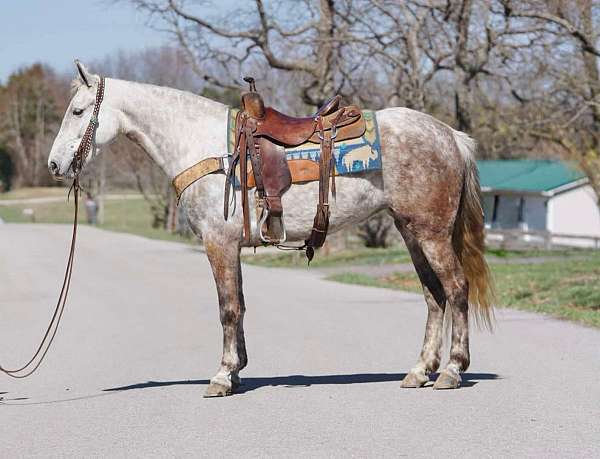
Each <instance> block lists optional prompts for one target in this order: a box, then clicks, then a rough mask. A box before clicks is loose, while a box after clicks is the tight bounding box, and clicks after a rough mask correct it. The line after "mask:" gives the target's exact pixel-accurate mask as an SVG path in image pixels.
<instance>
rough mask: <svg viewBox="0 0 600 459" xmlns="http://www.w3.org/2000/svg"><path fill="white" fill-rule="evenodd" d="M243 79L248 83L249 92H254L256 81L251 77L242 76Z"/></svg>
mask: <svg viewBox="0 0 600 459" xmlns="http://www.w3.org/2000/svg"><path fill="white" fill-rule="evenodd" d="M244 81H245V82H246V83H248V84H249V85H250V92H256V83H255V80H254V78H252V77H244Z"/></svg>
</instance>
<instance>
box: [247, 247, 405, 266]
mask: <svg viewBox="0 0 600 459" xmlns="http://www.w3.org/2000/svg"><path fill="white" fill-rule="evenodd" d="M242 260H243V261H244V262H245V263H248V264H251V265H258V266H267V267H272V268H294V267H306V257H304V255H303V254H302V252H297V251H296V252H293V251H292V252H281V253H276V254H269V253H267V254H260V255H246V256H244V257H242ZM409 262H410V255H409V254H408V252H407V251H406V249H403V248H390V249H367V248H361V249H355V250H343V251H340V252H334V253H331V254H329V255H325V254H324V252H323V251H322V250H321V251H318V252H317V253H316V254H315V258H314V259H313V261H312V262H311V263H310V266H311V267H314V268H326V267H331V266H339V265H378V264H397V263H409Z"/></svg>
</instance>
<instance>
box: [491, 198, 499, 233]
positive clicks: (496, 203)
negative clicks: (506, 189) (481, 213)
mask: <svg viewBox="0 0 600 459" xmlns="http://www.w3.org/2000/svg"><path fill="white" fill-rule="evenodd" d="M499 205H500V196H498V195H497V194H495V195H494V205H493V207H492V228H495V227H496V223H497V221H498V206H499Z"/></svg>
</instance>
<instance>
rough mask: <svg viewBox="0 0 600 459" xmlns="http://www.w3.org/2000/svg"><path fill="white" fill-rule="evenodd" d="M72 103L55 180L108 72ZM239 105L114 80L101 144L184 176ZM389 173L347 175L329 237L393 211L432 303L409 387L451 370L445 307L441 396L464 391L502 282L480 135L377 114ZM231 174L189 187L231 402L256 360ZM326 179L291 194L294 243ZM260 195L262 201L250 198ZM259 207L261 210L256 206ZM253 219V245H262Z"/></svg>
mask: <svg viewBox="0 0 600 459" xmlns="http://www.w3.org/2000/svg"><path fill="white" fill-rule="evenodd" d="M77 70H78V76H77V78H76V79H75V80H74V82H73V98H72V100H71V102H70V104H69V107H68V108H67V112H66V114H65V117H64V119H63V121H62V125H61V128H60V131H59V133H58V135H57V137H56V139H55V141H54V145H53V146H52V151H51V152H50V156H49V158H48V166H49V169H50V171H51V173H52V174H53V176H54V177H56V178H57V179H64V178H69V177H72V176H73V171H72V162H73V156H74V153H75V151H76V150H77V148H78V146H79V143H80V141H81V138H82V136H83V134H84V131H85V129H86V127H87V125H88V122H89V119H90V116H91V113H92V111H93V107H94V101H95V96H96V89H97V85H98V83H99V81H100V78H99V76H98V75H94V74H91V73H90V72H88V71H87V69H86V68H85V67H84V66H83V65H82V64H80V63H79V62H77ZM227 113H228V107H227V106H225V105H223V104H220V103H218V102H214V101H212V100H209V99H206V98H203V97H200V96H197V95H194V94H191V93H187V92H183V91H178V90H175V89H171V88H164V87H158V86H152V85H146V84H140V83H133V82H129V81H122V80H117V79H112V78H107V79H106V80H105V95H104V102H103V103H102V106H101V109H100V112H99V116H98V125H97V129H96V133H95V144H94V146H93V149H92V154H91V155H90V156H89V157H88V158H87V160H88V161H89V160H91V159H92V158H93V157H95V156H96V155H98V154H99V153H100V149H99V148H100V147H102V146H103V145H106V144H108V143H109V142H111V141H113V140H114V139H115V138H116V137H117V136H118V135H120V134H124V135H125V136H127V137H128V138H129V139H130V140H132V141H133V142H135V143H136V144H138V145H139V146H140V147H142V148H143V149H144V150H145V151H146V152H147V153H148V155H149V156H150V157H151V158H152V159H153V160H154V161H155V162H156V163H157V164H158V165H159V166H160V167H161V168H162V169H163V170H164V171H165V173H166V174H167V175H168V176H169V177H170V178H171V179H173V178H174V177H175V176H177V175H178V174H179V173H180V172H181V171H183V170H185V169H186V168H188V167H189V166H191V165H193V164H195V163H197V162H198V161H200V160H202V159H205V158H208V157H211V156H219V155H222V154H224V153H226V152H227ZM376 117H377V124H378V125H379V128H380V134H381V144H382V163H383V168H382V170H378V171H370V172H366V173H363V174H360V176H348V175H346V176H339V177H337V178H336V182H337V200H336V201H335V202H332V203H331V218H330V231H331V232H334V231H337V230H339V229H340V228H342V227H344V226H345V225H349V224H353V223H358V222H360V221H363V220H365V219H366V218H368V217H370V216H371V215H373V214H374V213H376V212H378V211H380V210H383V209H385V210H387V211H388V212H390V214H391V215H392V216H393V218H394V221H395V223H396V227H397V228H398V229H399V230H400V232H401V233H402V236H403V238H404V241H405V242H406V245H407V247H408V250H409V252H410V255H411V257H412V260H413V263H414V265H415V268H416V270H417V273H418V275H419V279H420V280H421V283H422V285H423V291H424V294H425V300H426V302H427V307H428V316H427V324H426V327H425V339H424V342H423V348H422V350H421V354H420V357H419V359H418V362H417V364H416V365H415V366H414V367H413V368H412V369H411V370H410V372H409V373H408V374H407V375H406V377H405V378H404V380H403V381H402V387H421V386H423V385H424V384H425V383H426V382H427V381H428V380H429V374H430V373H432V372H435V371H437V369H438V367H439V365H440V358H441V357H440V352H441V347H442V337H443V328H444V326H443V323H444V312H445V311H447V312H448V314H447V317H448V318H449V319H450V320H451V327H452V331H451V337H452V345H451V348H450V359H449V361H448V364H447V365H446V367H445V368H444V369H443V370H442V371H441V373H440V375H439V377H438V379H437V380H436V382H435V384H434V386H433V387H434V388H435V389H450V388H456V387H458V386H459V384H460V380H461V379H460V373H461V372H464V371H465V370H466V369H467V367H468V366H469V325H468V322H469V310H470V311H471V312H472V313H473V314H472V315H473V316H474V317H475V318H476V319H477V321H478V322H480V323H483V324H484V325H488V326H489V325H491V320H492V317H493V310H492V304H491V290H492V289H491V280H490V276H489V271H488V267H487V264H486V262H485V259H484V257H483V251H484V227H483V213H482V208H481V202H480V199H481V198H480V187H479V179H478V174H477V167H476V164H475V160H474V158H473V151H474V149H475V144H474V142H473V140H472V139H471V138H469V137H468V136H467V135H466V134H464V133H462V132H458V131H455V130H453V129H452V128H450V127H449V126H447V125H445V124H444V123H442V122H440V121H438V120H436V119H434V118H432V117H431V116H428V115H425V114H423V113H419V112H416V111H413V110H409V109H406V108H388V109H385V110H380V111H378V112H377V113H376ZM224 186H225V175H223V174H211V175H207V176H206V177H203V178H202V179H201V180H198V181H196V182H195V183H194V184H193V185H191V186H190V187H189V188H187V189H186V190H185V192H184V193H183V196H182V197H181V202H180V205H181V206H183V208H184V209H185V212H186V213H187V216H188V219H189V223H190V226H191V228H192V230H193V231H194V233H195V234H196V235H198V236H201V237H202V241H203V242H204V247H205V249H206V254H207V256H208V259H209V261H210V264H211V266H212V270H213V274H214V278H215V282H216V286H217V291H218V297H219V308H220V318H221V323H222V325H223V357H222V359H221V366H220V368H219V371H218V372H217V374H216V375H215V376H214V377H213V378H212V379H211V381H210V385H209V387H208V389H207V392H206V395H207V396H222V395H228V394H231V393H232V392H234V391H235V389H236V388H237V386H238V385H239V384H240V378H239V371H240V370H241V369H242V368H244V367H245V366H246V364H247V362H248V360H247V356H246V346H245V341H244V327H243V322H244V313H245V310H246V308H245V304H244V294H243V290H242V270H241V267H240V248H241V247H242V245H244V244H245V243H244V241H243V238H242V215H241V212H239V211H238V212H235V214H234V215H233V216H232V217H231V218H229V219H228V220H227V221H226V220H225V219H224V217H223V189H224ZM317 194H318V183H316V182H311V183H304V184H294V185H293V186H292V187H291V188H290V190H289V191H288V192H287V193H286V194H285V195H284V196H283V206H284V208H285V209H286V229H287V238H288V240H289V241H304V240H306V239H307V238H308V236H309V234H310V232H311V229H312V225H313V217H314V208H315V203H316V202H317ZM250 199H251V200H252V199H253V197H252V196H251V197H250ZM253 206H254V202H251V203H250V208H253ZM255 217H256V216H255V215H253V216H252V222H251V235H250V242H249V243H246V244H247V245H249V246H255V245H260V239H259V234H258V228H257V221H256V218H255Z"/></svg>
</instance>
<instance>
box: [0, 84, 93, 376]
mask: <svg viewBox="0 0 600 459" xmlns="http://www.w3.org/2000/svg"><path fill="white" fill-rule="evenodd" d="M103 99H104V77H100V81H99V82H98V89H97V91H96V103H95V105H94V111H93V112H92V117H91V118H90V122H89V123H88V125H87V128H86V129H85V133H84V134H83V137H82V138H81V142H80V143H79V148H77V151H76V152H75V155H74V156H73V162H72V163H71V169H72V170H73V185H72V186H71V190H73V191H74V198H75V199H74V203H75V212H74V217H73V233H72V236H71V248H70V250H69V258H68V260H67V267H66V269H65V277H64V279H63V284H62V288H61V290H60V295H59V296H58V301H57V303H56V306H55V308H54V314H53V315H52V319H50V324H49V325H48V328H47V329H46V333H45V334H44V337H43V338H42V340H41V342H40V344H39V346H38V348H37V349H36V351H35V353H34V354H33V357H31V359H29V361H28V362H27V363H26V364H25V365H23V366H21V367H19V368H14V369H8V368H4V367H3V366H2V365H0V372H2V373H4V374H6V375H7V376H10V377H11V378H16V379H22V378H26V377H27V376H29V375H31V374H33V373H34V372H35V371H36V370H37V369H38V368H39V366H40V365H41V364H42V362H43V360H44V357H46V354H47V353H48V351H49V350H50V346H51V345H52V342H53V341H54V337H55V336H56V332H57V331H58V326H59V324H60V319H61V318H62V315H63V312H64V309H65V304H66V302H67V295H68V294H69V287H70V285H71V274H72V273H73V261H74V259H75V241H76V239H77V217H78V209H79V192H80V187H79V174H80V173H81V169H82V168H83V164H84V163H85V160H86V158H87V156H88V154H89V153H90V151H91V149H92V144H93V142H94V136H95V135H96V129H97V128H98V114H99V112H100V105H101V104H102V100H103ZM71 190H69V193H70V191H71Z"/></svg>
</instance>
